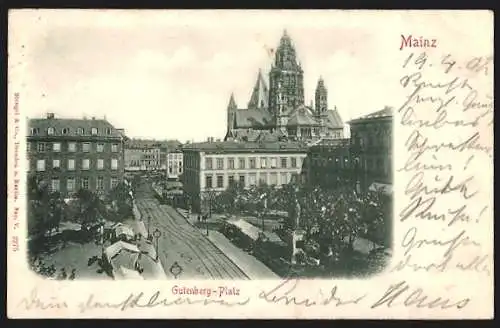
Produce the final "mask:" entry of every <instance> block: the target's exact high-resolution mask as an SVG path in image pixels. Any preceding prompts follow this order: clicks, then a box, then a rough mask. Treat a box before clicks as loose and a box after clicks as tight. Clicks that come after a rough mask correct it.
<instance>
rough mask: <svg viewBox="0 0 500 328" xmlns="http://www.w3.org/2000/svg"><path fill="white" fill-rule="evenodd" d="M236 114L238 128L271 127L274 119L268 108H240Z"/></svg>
mask: <svg viewBox="0 0 500 328" xmlns="http://www.w3.org/2000/svg"><path fill="white" fill-rule="evenodd" d="M235 114H236V115H235V116H236V128H237V129H245V128H257V129H258V128H266V127H271V126H272V124H273V119H272V117H271V114H270V113H269V112H268V111H267V108H266V109H264V108H263V109H239V110H237V111H236V113H235Z"/></svg>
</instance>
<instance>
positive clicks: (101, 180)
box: [96, 177, 104, 190]
mask: <svg viewBox="0 0 500 328" xmlns="http://www.w3.org/2000/svg"><path fill="white" fill-rule="evenodd" d="M96 188H97V190H103V189H104V178H103V177H97V186H96Z"/></svg>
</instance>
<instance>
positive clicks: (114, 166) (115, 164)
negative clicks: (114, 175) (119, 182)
mask: <svg viewBox="0 0 500 328" xmlns="http://www.w3.org/2000/svg"><path fill="white" fill-rule="evenodd" d="M111 169H112V170H118V160H117V159H116V158H112V159H111Z"/></svg>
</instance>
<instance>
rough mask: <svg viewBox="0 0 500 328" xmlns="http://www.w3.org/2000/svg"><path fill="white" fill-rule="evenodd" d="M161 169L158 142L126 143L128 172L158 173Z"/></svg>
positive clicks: (140, 141)
mask: <svg viewBox="0 0 500 328" xmlns="http://www.w3.org/2000/svg"><path fill="white" fill-rule="evenodd" d="M160 169H161V163H160V143H159V142H158V141H155V140H142V139H130V140H128V141H127V142H126V143H125V170H126V171H156V170H160Z"/></svg>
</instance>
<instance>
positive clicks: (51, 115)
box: [47, 113, 55, 119]
mask: <svg viewBox="0 0 500 328" xmlns="http://www.w3.org/2000/svg"><path fill="white" fill-rule="evenodd" d="M54 116H55V115H54V113H47V118H48V119H52V118H54Z"/></svg>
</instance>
